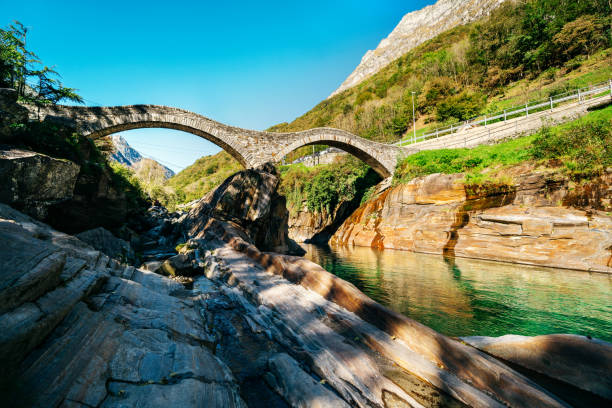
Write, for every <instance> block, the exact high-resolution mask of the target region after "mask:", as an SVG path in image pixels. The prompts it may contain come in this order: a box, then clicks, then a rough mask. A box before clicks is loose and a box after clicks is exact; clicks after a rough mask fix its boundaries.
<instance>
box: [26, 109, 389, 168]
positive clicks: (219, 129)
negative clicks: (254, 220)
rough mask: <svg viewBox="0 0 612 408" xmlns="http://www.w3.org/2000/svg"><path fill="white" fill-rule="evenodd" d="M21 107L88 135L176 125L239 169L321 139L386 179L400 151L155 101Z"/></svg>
mask: <svg viewBox="0 0 612 408" xmlns="http://www.w3.org/2000/svg"><path fill="white" fill-rule="evenodd" d="M27 107H28V109H29V110H30V118H31V119H33V120H49V121H56V122H60V123H63V124H66V125H69V126H72V127H74V128H75V129H76V130H77V131H78V132H80V133H81V134H83V135H84V136H86V137H89V138H92V139H97V138H100V137H104V136H108V135H110V134H113V133H117V132H121V131H125V130H131V129H139V128H168V129H176V130H182V131H185V132H188V133H192V134H194V135H196V136H199V137H202V138H204V139H206V140H209V141H210V142H212V143H214V144H216V145H217V146H219V147H221V148H222V149H224V150H226V151H227V152H228V153H229V154H230V155H231V156H232V157H234V158H235V159H236V160H238V162H240V163H241V164H242V165H243V166H244V167H245V168H253V167H257V166H259V165H261V164H264V163H267V162H280V161H281V160H282V159H283V157H285V155H287V154H288V153H290V152H292V151H293V150H295V149H297V148H299V147H302V146H307V145H312V144H325V145H329V146H334V147H337V148H339V149H342V150H344V151H346V152H348V153H350V154H352V155H354V156H356V157H357V158H359V159H361V160H363V161H364V162H366V163H367V164H368V165H370V166H371V167H372V168H373V169H374V170H375V171H376V172H377V173H378V174H380V175H381V176H382V177H383V178H386V177H389V176H390V175H392V174H393V172H394V170H395V165H396V162H397V157H398V155H399V152H400V148H399V147H397V146H393V145H386V144H382V143H377V142H373V141H371V140H367V139H363V138H361V137H359V136H355V135H353V134H352V133H350V132H346V131H344V130H340V129H333V128H316V129H310V130H305V131H301V132H290V133H273V132H262V131H256V130H249V129H242V128H238V127H234V126H228V125H225V124H223V123H219V122H216V121H214V120H212V119H209V118H207V117H205V116H202V115H199V114H197V113H193V112H189V111H186V110H183V109H178V108H171V107H167V106H160V105H129V106H113V107H83V106H66V105H49V106H44V107H34V106H27Z"/></svg>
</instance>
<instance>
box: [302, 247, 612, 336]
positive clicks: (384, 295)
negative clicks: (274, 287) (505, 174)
mask: <svg viewBox="0 0 612 408" xmlns="http://www.w3.org/2000/svg"><path fill="white" fill-rule="evenodd" d="M303 247H304V249H306V250H307V254H306V256H305V257H306V258H307V259H310V260H311V261H314V262H316V263H318V264H319V265H321V266H322V267H323V268H325V269H326V270H328V271H329V272H331V273H333V274H335V275H337V276H339V277H340V278H342V279H345V280H347V281H349V282H351V283H353V284H354V285H355V286H357V287H358V288H359V289H361V290H362V291H363V292H364V293H365V294H367V295H368V296H370V297H371V298H372V299H374V300H376V301H378V302H379V303H382V304H383V305H385V306H388V307H390V308H391V309H393V310H395V311H398V312H400V313H402V314H404V315H406V316H408V317H411V318H413V319H415V320H417V321H419V322H421V323H423V324H425V325H427V326H429V327H432V328H433V329H435V330H437V331H439V332H441V333H444V334H446V335H449V336H472V335H481V336H501V335H504V334H522V335H530V336H533V335H538V334H550V333H574V334H581V335H590V336H592V337H596V338H599V339H602V340H606V341H612V276H610V275H607V274H601V273H589V272H580V271H570V270H563V269H554V268H540V267H531V266H525V265H514V264H507V263H500V262H490V261H480V260H475V259H465V258H454V259H452V260H445V259H444V258H443V257H442V256H437V255H427V254H418V253H413V252H406V251H396V250H389V249H387V250H376V249H372V248H363V247H353V248H343V247H327V246H326V247H319V246H314V245H307V244H303Z"/></svg>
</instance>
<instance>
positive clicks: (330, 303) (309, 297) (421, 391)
mask: <svg viewBox="0 0 612 408" xmlns="http://www.w3.org/2000/svg"><path fill="white" fill-rule="evenodd" d="M275 177H276V176H275V174H274V172H273V169H272V168H267V167H264V168H262V169H259V170H258V171H254V170H248V171H245V172H241V173H239V174H238V175H236V176H233V177H232V178H230V179H229V180H228V181H227V182H226V183H224V184H223V185H222V186H221V187H219V189H217V191H215V192H213V193H212V194H211V196H209V197H207V198H206V199H205V200H203V201H202V203H200V204H201V205H199V207H197V208H196V209H194V211H192V212H191V213H190V214H189V215H185V216H183V217H182V220H181V223H184V228H185V230H187V231H189V235H188V238H189V241H188V242H187V243H186V245H185V248H188V252H189V253H190V256H191V255H193V260H194V261H195V265H196V267H197V268H199V269H200V271H202V272H203V273H204V274H205V276H199V277H198V276H196V277H195V278H194V279H193V281H192V282H191V283H190V284H189V285H188V286H183V285H181V284H179V283H177V282H176V281H174V280H171V279H168V278H166V277H163V276H160V275H158V274H155V273H152V272H149V271H146V270H144V269H136V268H133V267H129V266H125V265H122V264H120V263H119V262H117V261H116V260H113V259H110V258H109V257H108V256H106V255H104V254H102V253H100V252H98V251H97V250H94V249H93V248H92V247H90V246H88V245H87V244H85V243H83V242H82V241H80V240H78V239H76V238H74V237H71V236H68V235H66V234H63V233H60V232H57V231H55V230H53V229H51V228H49V227H48V226H46V225H44V224H42V223H40V222H38V221H35V220H34V219H32V218H30V217H28V216H25V215H23V214H21V213H19V212H17V211H15V210H13V209H11V208H10V207H7V206H5V205H0V273H1V274H2V277H3V278H2V279H1V282H2V283H1V284H0V299H1V300H2V301H1V302H0V304H1V305H2V306H0V313H2V314H1V315H0V361H1V363H2V367H3V370H2V372H1V374H0V379H1V386H0V392H1V394H2V395H1V396H0V398H1V400H2V401H4V402H7V403H8V406H19V407H28V406H35V407H124V406H126V407H127V406H147V407H167V406H181V407H188V408H189V407H245V406H249V407H287V406H290V407H348V406H354V407H383V406H384V407H389V406H394V407H424V406H427V407H430V406H450V407H460V406H466V405H467V406H475V407H502V406H513V407H527V406H547V407H564V406H567V405H566V404H565V403H564V402H563V401H562V400H561V399H559V398H558V397H556V396H554V395H553V394H551V393H550V392H548V391H546V390H544V389H543V388H542V387H541V386H539V385H537V384H536V383H535V382H533V381H532V380H529V379H527V378H526V377H524V376H522V375H520V374H518V373H517V372H516V371H514V370H513V369H511V368H509V367H508V366H506V365H505V364H504V363H502V362H500V361H499V360H496V359H495V358H493V357H490V356H488V355H487V354H485V353H482V352H480V351H478V350H476V349H474V348H472V347H469V346H467V345H465V344H462V343H461V342H459V341H456V340H453V339H450V338H448V337H446V336H443V335H441V334H439V333H436V332H435V331H433V330H431V329H429V328H427V327H425V326H423V325H421V324H419V323H417V322H415V321H413V320H411V319H408V318H406V317H404V316H402V315H399V314H397V313H394V312H392V311H390V310H388V309H386V308H384V307H382V306H381V305H379V304H377V303H376V302H374V301H372V300H371V299H369V298H368V297H366V296H365V295H364V294H363V293H361V292H360V291H359V290H357V289H356V288H355V287H354V286H353V285H351V284H348V283H347V282H344V281H343V280H341V279H339V278H337V277H335V276H333V275H332V274H330V273H329V272H327V271H325V270H323V269H322V268H320V267H319V266H318V265H316V264H314V263H312V262H309V261H306V260H304V259H302V258H299V257H293V256H288V255H280V254H277V253H269V252H261V251H260V250H259V249H258V248H257V247H256V246H255V245H253V242H256V241H259V240H262V241H261V242H263V243H264V244H268V245H269V244H271V243H272V241H270V239H269V238H267V237H268V236H267V235H266V234H263V235H262V231H263V228H264V225H263V224H262V223H264V222H265V223H268V224H269V225H268V228H270V229H271V228H274V227H275V225H274V224H270V223H271V220H273V218H270V217H271V215H272V214H274V213H275V211H274V210H273V208H274V206H275V205H276V204H275V203H276V200H275V187H273V186H274V184H275V180H274V179H275ZM238 187H244V189H243V190H241V189H238ZM259 189H261V191H259ZM172 229H174V228H172ZM604 353H610V351H609V350H608V349H605V350H604ZM606 355H608V354H606ZM556 357H557V358H564V356H562V355H560V356H556Z"/></svg>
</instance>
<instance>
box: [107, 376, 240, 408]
mask: <svg viewBox="0 0 612 408" xmlns="http://www.w3.org/2000/svg"><path fill="white" fill-rule="evenodd" d="M109 388H110V389H111V392H112V393H113V394H111V396H110V397H109V398H107V399H106V400H105V401H104V403H103V404H102V405H101V407H102V408H128V407H147V408H168V407H193V408H243V407H244V408H246V405H245V403H244V402H243V401H242V399H241V398H240V396H239V394H238V392H237V391H234V390H231V389H228V388H227V387H225V386H224V385H222V384H217V383H205V382H201V381H198V380H195V379H186V380H183V381H181V382H180V383H178V384H176V385H173V386H171V387H168V386H166V385H160V384H149V385H134V384H125V383H116V382H111V383H110V384H109Z"/></svg>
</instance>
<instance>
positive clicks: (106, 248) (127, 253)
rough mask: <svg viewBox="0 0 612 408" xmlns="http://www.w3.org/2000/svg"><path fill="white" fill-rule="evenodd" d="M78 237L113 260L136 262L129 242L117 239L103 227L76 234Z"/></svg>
mask: <svg viewBox="0 0 612 408" xmlns="http://www.w3.org/2000/svg"><path fill="white" fill-rule="evenodd" d="M76 237H77V238H78V239H80V240H81V241H83V242H86V243H88V244H89V245H91V246H92V247H94V248H95V249H97V250H98V251H100V252H102V253H104V254H106V255H108V256H110V257H111V258H114V259H117V260H120V261H122V262H127V263H132V262H134V261H135V260H136V256H135V254H134V250H133V249H132V246H131V245H130V243H129V242H127V241H124V240H122V239H121V238H117V237H115V236H114V235H113V234H112V233H111V232H110V231H108V230H106V229H104V228H102V227H98V228H94V229H91V230H87V231H83V232H81V233H79V234H76Z"/></svg>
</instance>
